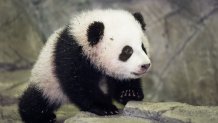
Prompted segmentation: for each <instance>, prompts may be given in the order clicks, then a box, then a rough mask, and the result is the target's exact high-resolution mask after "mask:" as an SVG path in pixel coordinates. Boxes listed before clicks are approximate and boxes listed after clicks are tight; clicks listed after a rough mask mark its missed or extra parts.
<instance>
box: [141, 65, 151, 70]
mask: <svg viewBox="0 0 218 123" xmlns="http://www.w3.org/2000/svg"><path fill="white" fill-rule="evenodd" d="M150 66H151V64H150V63H149V64H143V65H141V69H142V70H147V69H148V68H149V67H150Z"/></svg>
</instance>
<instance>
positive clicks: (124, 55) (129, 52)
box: [119, 45, 133, 61]
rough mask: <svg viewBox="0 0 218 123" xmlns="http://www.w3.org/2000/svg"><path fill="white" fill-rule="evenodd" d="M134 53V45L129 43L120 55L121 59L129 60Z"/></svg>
mask: <svg viewBox="0 0 218 123" xmlns="http://www.w3.org/2000/svg"><path fill="white" fill-rule="evenodd" d="M132 53H133V49H132V47H130V46H128V45H127V46H125V47H123V49H122V52H121V54H120V55H119V59H120V60H121V61H127V60H128V59H129V58H130V56H131V55H132Z"/></svg>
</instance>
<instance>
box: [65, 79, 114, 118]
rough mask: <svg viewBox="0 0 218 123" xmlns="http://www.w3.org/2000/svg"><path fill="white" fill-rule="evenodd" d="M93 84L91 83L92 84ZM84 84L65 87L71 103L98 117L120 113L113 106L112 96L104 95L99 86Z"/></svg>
mask: <svg viewBox="0 0 218 123" xmlns="http://www.w3.org/2000/svg"><path fill="white" fill-rule="evenodd" d="M90 83H91V82H90ZM90 83H87V84H84V85H80V84H77V87H76V85H72V86H71V85H69V84H65V85H68V86H63V87H64V89H63V90H65V93H66V94H67V96H68V98H69V99H70V101H71V102H72V103H74V104H76V105H77V106H78V107H79V108H80V110H82V111H88V112H91V113H94V114H97V115H101V116H102V115H114V114H117V113H118V109H117V108H116V106H114V105H113V104H112V98H111V96H108V95H105V94H103V92H102V91H101V90H100V89H99V87H98V86H95V85H97V84H90Z"/></svg>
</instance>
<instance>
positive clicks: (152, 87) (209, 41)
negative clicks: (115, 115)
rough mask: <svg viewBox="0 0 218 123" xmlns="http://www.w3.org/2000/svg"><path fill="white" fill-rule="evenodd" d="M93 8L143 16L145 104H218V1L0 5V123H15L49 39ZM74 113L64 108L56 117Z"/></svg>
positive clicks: (22, 0)
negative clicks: (147, 64)
mask: <svg viewBox="0 0 218 123" xmlns="http://www.w3.org/2000/svg"><path fill="white" fill-rule="evenodd" d="M95 8H104V9H105V8H115V9H126V10H129V11H130V12H141V13H142V15H143V16H144V19H145V22H146V24H147V27H146V32H145V33H146V34H147V35H148V37H149V39H150V44H151V57H152V58H151V59H152V69H151V71H150V72H149V73H148V74H147V75H146V76H145V77H144V78H143V88H144V94H145V99H144V100H145V101H148V102H159V101H161V102H163V101H164V102H166V101H173V102H174V101H177V102H184V103H188V104H192V105H209V106H214V105H218V96H217V94H218V0H0V122H6V123H8V122H13V123H14V122H19V119H20V118H19V115H18V113H17V102H18V98H19V96H20V95H21V93H22V92H23V90H24V89H25V88H26V87H27V84H28V79H29V76H30V70H31V68H32V65H33V64H34V62H35V61H36V59H37V56H38V54H39V51H40V49H41V48H42V46H43V44H44V43H45V42H46V39H47V38H48V36H49V35H50V34H51V33H52V32H53V31H54V30H56V29H58V28H59V27H62V26H64V25H66V24H67V23H68V22H69V19H70V17H71V16H72V15H75V14H76V13H78V12H80V11H83V10H90V9H95ZM77 111H78V109H76V108H75V107H74V106H71V105H65V106H63V107H62V108H61V110H59V111H58V116H60V117H62V118H67V117H70V116H73V115H74V114H75V113H76V112H77Z"/></svg>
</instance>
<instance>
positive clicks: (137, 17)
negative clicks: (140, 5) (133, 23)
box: [133, 12, 146, 31]
mask: <svg viewBox="0 0 218 123" xmlns="http://www.w3.org/2000/svg"><path fill="white" fill-rule="evenodd" d="M133 16H134V17H135V19H136V20H137V21H138V22H139V23H140V24H141V27H142V29H143V30H144V31H145V26H146V24H145V22H144V18H143V16H142V14H141V13H139V12H136V13H134V14H133Z"/></svg>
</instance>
